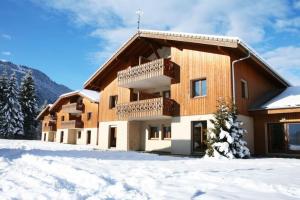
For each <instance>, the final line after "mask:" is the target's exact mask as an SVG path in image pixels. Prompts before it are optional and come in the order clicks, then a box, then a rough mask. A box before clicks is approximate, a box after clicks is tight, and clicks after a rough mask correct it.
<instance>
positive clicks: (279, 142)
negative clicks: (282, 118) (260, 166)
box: [268, 123, 286, 153]
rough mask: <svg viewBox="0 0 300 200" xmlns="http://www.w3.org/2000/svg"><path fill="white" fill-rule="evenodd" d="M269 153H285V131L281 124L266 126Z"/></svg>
mask: <svg viewBox="0 0 300 200" xmlns="http://www.w3.org/2000/svg"><path fill="white" fill-rule="evenodd" d="M268 138H269V145H268V147H269V153H285V152H286V146H285V130H284V124H283V123H271V124H268Z"/></svg>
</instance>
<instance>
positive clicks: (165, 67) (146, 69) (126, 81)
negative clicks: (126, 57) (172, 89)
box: [118, 58, 174, 88]
mask: <svg viewBox="0 0 300 200" xmlns="http://www.w3.org/2000/svg"><path fill="white" fill-rule="evenodd" d="M173 77H174V66H173V63H172V62H171V61H170V60H169V59H165V58H160V59H157V60H153V61H150V62H147V63H144V64H141V65H138V66H134V67H131V68H128V69H125V70H122V71H119V72H118V85H119V86H120V87H125V88H155V87H160V86H166V85H170V84H171V79H172V78H173Z"/></svg>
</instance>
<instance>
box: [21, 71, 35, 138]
mask: <svg viewBox="0 0 300 200" xmlns="http://www.w3.org/2000/svg"><path fill="white" fill-rule="evenodd" d="M19 102H20V105H21V108H22V113H23V116H24V121H23V127H24V134H25V138H27V139H35V138H36V132H37V130H36V128H37V122H36V120H35V117H36V115H37V100H36V93H35V84H34V80H33V78H32V73H31V71H28V72H27V73H26V75H25V76H24V78H23V79H22V82H21V87H20V95H19Z"/></svg>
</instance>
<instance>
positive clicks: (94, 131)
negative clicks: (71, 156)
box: [76, 128, 97, 145]
mask: <svg viewBox="0 0 300 200" xmlns="http://www.w3.org/2000/svg"><path fill="white" fill-rule="evenodd" d="M79 131H81V137H80V138H78V132H79ZM88 131H91V144H90V145H97V128H82V129H77V130H76V138H77V139H76V144H81V145H86V144H87V132H88Z"/></svg>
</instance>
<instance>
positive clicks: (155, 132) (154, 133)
mask: <svg viewBox="0 0 300 200" xmlns="http://www.w3.org/2000/svg"><path fill="white" fill-rule="evenodd" d="M149 138H150V139H158V138H159V128H158V127H156V126H150V133H149Z"/></svg>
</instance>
